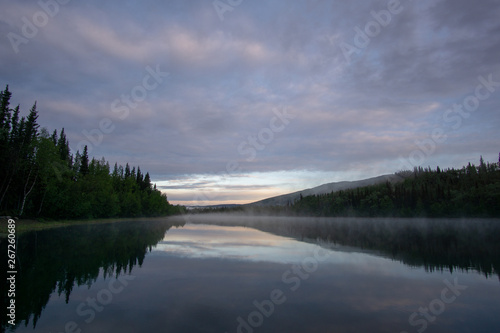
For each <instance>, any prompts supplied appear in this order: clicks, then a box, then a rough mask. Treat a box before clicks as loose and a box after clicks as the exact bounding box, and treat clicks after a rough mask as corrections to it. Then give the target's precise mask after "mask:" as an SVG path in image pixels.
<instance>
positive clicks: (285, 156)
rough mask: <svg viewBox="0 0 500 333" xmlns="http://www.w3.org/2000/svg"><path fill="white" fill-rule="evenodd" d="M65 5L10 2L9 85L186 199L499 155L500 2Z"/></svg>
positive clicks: (0, 32)
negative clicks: (147, 172)
mask: <svg viewBox="0 0 500 333" xmlns="http://www.w3.org/2000/svg"><path fill="white" fill-rule="evenodd" d="M59 1H60V2H67V0H65V1H63V0H59ZM60 2H56V1H55V0H42V1H40V2H38V3H37V2H36V1H6V0H0V7H1V11H0V36H1V39H0V59H1V66H0V84H2V85H3V86H2V89H3V88H4V86H5V85H6V84H9V87H10V90H11V91H12V92H13V94H14V96H13V102H14V103H13V104H15V105H17V104H20V105H21V109H22V110H23V111H24V114H27V112H28V110H29V108H30V107H31V106H32V104H33V102H34V101H35V100H37V101H38V109H39V112H40V117H39V122H40V124H41V125H42V126H44V127H47V128H48V129H49V130H50V131H52V130H54V129H58V130H60V128H62V127H64V128H65V131H66V133H67V135H68V138H69V140H70V145H71V147H72V150H73V153H75V152H76V150H77V149H82V147H83V146H84V145H85V144H87V145H89V150H90V151H91V155H92V156H95V157H98V158H100V157H101V156H106V159H107V160H108V161H110V163H112V164H113V163H114V162H115V161H117V162H118V163H121V164H125V163H127V162H128V163H130V164H131V165H140V166H141V169H142V170H147V171H149V172H150V173H151V175H152V178H153V180H154V181H155V182H157V183H158V185H159V186H161V187H162V188H163V189H165V191H166V192H167V194H168V196H169V199H170V201H173V202H174V203H192V204H195V203H196V201H198V203H203V204H207V203H220V202H238V203H243V202H250V201H254V200H258V199H263V198H265V197H268V196H272V195H277V194H281V193H286V192H289V191H293V190H299V189H302V188H305V187H310V186H315V185H319V184H321V183H326V182H331V181H339V180H355V179H361V178H367V177H371V176H376V175H380V174H385V173H392V172H395V171H398V170H401V169H409V168H412V167H413V166H419V165H421V166H424V167H425V166H428V165H430V166H436V165H440V166H444V167H452V166H453V167H460V166H461V165H463V164H466V163H468V162H469V161H472V162H476V163H477V160H478V159H479V156H480V155H483V157H484V158H485V159H486V160H489V161H492V162H495V161H497V159H498V152H499V151H500V145H499V143H500V132H499V130H498V128H499V125H500V112H499V110H500V83H499V82H500V57H499V55H500V19H499V18H500V1H496V0H480V1H469V0H441V1H438V0H435V1H411V0H401V1H400V2H399V1H396V0H392V1H365V0H356V1H328V0H324V1H321V0H310V1H305V0H304V1H289V0H281V1H280V0H275V1H258V0H257V1H256V0H253V1H249V0H241V1H239V0H238V1H237V0H232V1H227V0H221V1H215V2H214V1H212V0H200V1H184V0H179V1H173V0H172V1H141V2H139V1H120V2H118V1H113V2H111V1H107V2H103V1H92V0H91V1H85V2H83V3H82V2H77V1H69V2H68V3H66V4H61V3H60ZM228 3H231V4H233V5H230V4H228ZM167 73H168V75H167ZM488 82H489V83H488ZM454 104H457V105H458V107H457V106H456V107H455V108H453V105H454ZM460 105H464V106H463V107H462V108H461V106H460ZM89 137H90V139H89ZM419 144H420V146H419Z"/></svg>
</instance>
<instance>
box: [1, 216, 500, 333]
mask: <svg viewBox="0 0 500 333" xmlns="http://www.w3.org/2000/svg"><path fill="white" fill-rule="evenodd" d="M1 246H2V248H6V242H5V240H4V239H2V244H1ZM2 265H5V263H2ZM2 271H3V272H5V271H6V268H5V267H3V266H2ZM18 271H19V274H18V276H17V286H16V304H17V308H16V321H17V322H18V325H17V326H16V327H15V329H13V330H12V331H15V332H33V331H36V332H53V333H55V332H221V333H224V332H245V333H250V332H397V333H399V332H420V333H422V332H424V331H425V332H494V331H498V327H499V326H500V317H499V316H498V309H499V308H500V276H499V274H500V221H499V220H485V219H483V220H481V219H477V220H471V219H467V220H459V219H455V220H445V219H441V220H425V219H421V220H419V219H356V218H343V219H342V218H340V219H339V218H335V219H333V218H332V219H328V218H314V219H313V218H291V217H258V216H253V217H252V216H230V215H188V216H179V217H171V218H167V219H164V220H161V219H155V220H141V219H138V220H137V221H132V222H130V221H127V222H120V223H109V224H99V225H83V226H72V227H66V228H58V229H52V230H45V231H38V232H31V233H27V234H24V235H22V236H20V237H19V240H18ZM1 323H2V327H3V328H5V327H6V319H5V315H2V319H1ZM8 329H9V326H7V330H8Z"/></svg>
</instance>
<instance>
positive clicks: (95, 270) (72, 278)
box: [0, 220, 182, 329]
mask: <svg viewBox="0 0 500 333" xmlns="http://www.w3.org/2000/svg"><path fill="white" fill-rule="evenodd" d="M174 224H175V225H182V222H180V221H177V222H170V221H169V222H167V221H161V220H153V221H147V222H141V221H134V222H121V223H110V224H101V225H97V224H93V225H82V226H73V227H67V228H57V229H51V230H44V231H37V232H30V233H27V234H24V235H22V236H21V237H19V239H18V244H17V258H18V275H17V280H16V323H17V324H20V323H22V322H24V324H25V325H28V324H29V322H30V321H31V322H32V325H33V327H35V326H36V324H37V321H38V319H39V318H40V315H41V313H42V311H43V309H44V308H45V306H46V304H47V303H48V302H49V298H50V295H51V294H52V293H53V292H57V294H58V295H61V294H62V295H64V297H65V301H66V303H67V302H68V301H69V298H70V295H71V293H72V290H73V288H75V287H76V286H82V285H88V286H90V285H92V283H94V282H95V281H96V280H97V278H98V276H99V275H102V276H103V277H104V278H106V277H112V276H115V277H117V276H118V275H120V274H125V273H130V272H131V271H132V268H133V267H134V266H136V265H139V266H141V265H142V263H143V261H144V258H145V256H146V253H147V252H148V251H151V248H152V246H154V245H155V244H157V243H158V241H160V240H161V239H162V238H163V237H164V235H165V232H166V231H167V230H168V229H170V227H171V226H172V225H174ZM0 242H1V243H0V247H1V248H2V251H3V250H4V249H5V252H6V248H7V244H6V243H7V242H6V239H0ZM5 264H6V260H2V262H1V265H5ZM1 269H2V272H6V271H7V269H6V267H5V266H2V267H1ZM2 286H4V284H2ZM4 294H6V291H3V292H2V295H4ZM0 320H1V326H2V329H3V328H5V327H6V324H7V323H6V316H2V317H1V319H0Z"/></svg>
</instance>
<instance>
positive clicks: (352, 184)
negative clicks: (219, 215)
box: [247, 174, 403, 206]
mask: <svg viewBox="0 0 500 333" xmlns="http://www.w3.org/2000/svg"><path fill="white" fill-rule="evenodd" d="M387 181H389V182H390V183H398V182H400V181H403V178H402V177H400V176H397V175H395V174H390V175H382V176H378V177H373V178H368V179H363V180H357V181H343V182H336V183H328V184H323V185H320V186H317V187H313V188H309V189H305V190H302V191H297V192H293V193H289V194H283V195H279V196H276V197H272V198H267V199H264V200H260V201H257V202H253V203H251V204H248V205H247V206H285V205H287V204H288V203H290V204H291V203H294V202H295V201H296V200H299V199H300V195H301V194H302V196H304V197H306V196H308V195H317V194H326V193H331V192H337V191H341V190H347V189H352V188H358V187H363V186H370V185H376V184H380V183H385V182H387Z"/></svg>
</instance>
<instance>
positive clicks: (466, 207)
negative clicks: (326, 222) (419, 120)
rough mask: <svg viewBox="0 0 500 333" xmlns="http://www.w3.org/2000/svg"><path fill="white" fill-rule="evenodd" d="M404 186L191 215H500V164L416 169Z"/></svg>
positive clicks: (404, 173)
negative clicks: (284, 203) (280, 204)
mask: <svg viewBox="0 0 500 333" xmlns="http://www.w3.org/2000/svg"><path fill="white" fill-rule="evenodd" d="M397 175H399V176H400V177H401V178H402V179H403V180H402V181H401V182H396V183H394V182H393V183H391V182H386V183H383V184H379V185H371V186H366V187H359V188H355V189H349V190H342V191H337V192H331V193H327V194H319V195H311V196H305V197H302V196H301V197H300V199H299V200H297V201H295V202H291V203H289V204H288V205H286V206H256V205H241V206H237V207H221V208H198V209H193V210H191V211H190V213H193V214H203V213H251V214H255V215H283V214H284V215H298V216H333V217H500V160H499V162H498V164H497V163H485V162H484V161H483V158H482V157H481V158H480V162H479V166H475V165H474V164H471V163H469V165H467V166H465V167H463V168H461V169H454V168H451V169H446V170H441V169H440V168H439V167H437V168H436V169H435V170H432V169H431V168H425V169H424V168H422V167H419V168H415V169H414V170H413V171H402V172H398V173H397Z"/></svg>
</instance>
